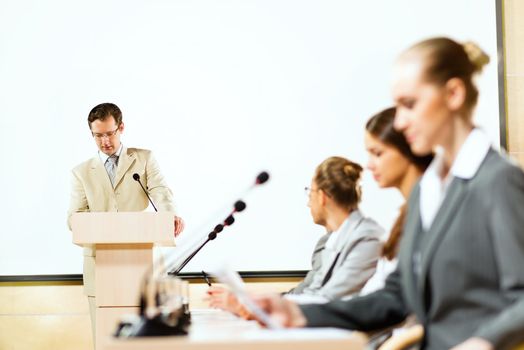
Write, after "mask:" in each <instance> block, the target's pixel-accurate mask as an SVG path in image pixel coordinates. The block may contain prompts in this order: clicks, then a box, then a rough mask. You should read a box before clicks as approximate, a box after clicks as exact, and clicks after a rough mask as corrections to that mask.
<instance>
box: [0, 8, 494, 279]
mask: <svg viewBox="0 0 524 350" xmlns="http://www.w3.org/2000/svg"><path fill="white" fill-rule="evenodd" d="M496 6H497V4H496V2H495V1H491V0H482V1H479V0H460V1H457V0H438V1H437V0H432V1H420V0H394V1H392V0H372V1H349V0H344V1H335V0H333V1H331V0H329V1H320V0H319V1H307V0H306V1H304V0H221V1H215V0H201V1H198V0H197V1H194V0H184V1H180V0H148V1H145V0H143V1H131V0H118V1H99V0H95V1H66V0H46V1H37V0H22V1H20V0H2V1H1V2H0V111H1V116H0V143H1V147H0V150H1V156H2V171H1V172H0V183H1V184H2V201H1V202H0V215H1V220H0V225H1V226H0V230H1V231H0V232H1V233H0V276H3V277H6V276H50V275H74V274H80V273H81V272H82V251H81V248H79V247H76V246H74V245H73V244H72V242H71V233H70V232H69V231H68V229H67V226H66V211H67V208H68V202H69V190H70V171H71V169H72V168H73V167H74V166H75V165H76V164H79V163H81V162H83V161H84V160H86V159H88V158H90V157H92V156H94V155H95V154H96V146H95V143H94V140H93V138H92V137H91V134H90V132H89V129H88V127H87V121H86V119H87V115H88V112H89V111H90V109H91V108H92V107H93V106H95V105H96V104H98V103H101V102H114V103H116V104H117V105H118V106H119V107H120V108H121V109H122V111H123V115H124V122H125V126H126V129H125V132H124V134H123V135H122V141H123V143H124V145H125V146H129V147H141V148H147V149H151V150H153V151H154V152H155V155H156V158H157V160H158V161H159V164H160V167H161V169H162V171H163V173H164V175H165V177H166V179H167V181H168V183H169V185H170V187H171V188H172V189H173V192H174V195H175V199H176V205H177V208H178V212H179V215H181V216H182V217H183V218H184V219H185V221H186V223H187V227H186V231H185V232H184V234H183V236H182V237H181V239H180V240H179V242H178V247H177V248H174V249H175V250H174V251H172V250H167V251H166V250H163V254H164V255H167V254H177V253H176V252H178V253H180V252H183V251H184V249H187V248H188V247H189V246H190V245H191V244H194V243H195V242H196V241H198V240H199V239H200V238H201V237H203V236H206V235H207V233H208V232H209V231H210V230H211V229H212V228H213V227H214V225H215V224H217V223H218V222H219V221H221V220H222V219H223V218H224V215H225V213H226V212H227V210H228V208H230V207H231V206H232V204H233V202H234V201H235V200H236V199H237V198H238V197H242V198H243V199H244V200H245V201H246V203H247V209H246V210H245V212H243V213H240V214H238V216H237V221H236V223H235V224H234V225H233V226H232V227H230V228H228V229H226V230H225V231H224V232H222V233H221V234H220V235H219V237H218V238H217V239H216V240H215V241H213V242H211V243H210V244H209V245H207V246H206V247H205V248H204V249H203V250H202V251H201V252H200V254H199V255H197V256H196V258H195V259H194V260H193V261H192V262H191V263H190V264H189V265H188V266H187V267H186V268H185V269H184V271H186V272H192V271H193V272H196V271H200V270H206V269H212V267H213V266H215V265H216V264H219V263H222V262H223V261H227V262H229V264H230V265H231V266H232V267H234V268H235V269H237V270H240V271H292V270H307V269H309V268H310V256H311V252H312V248H313V246H314V244H315V242H316V241H317V240H318V238H319V237H320V235H321V234H322V233H323V228H322V227H320V226H316V225H314V224H313V222H312V220H311V217H310V214H309V209H308V208H307V206H306V202H307V199H306V196H305V194H304V190H303V189H304V186H308V185H309V183H310V180H311V177H312V175H313V172H314V169H315V167H316V166H317V165H318V164H319V163H320V162H321V161H322V160H324V159H325V158H327V157H329V156H332V155H340V156H344V157H347V158H350V159H352V160H354V161H357V162H360V163H361V164H363V165H365V164H366V161H367V154H366V152H365V148H364V144H363V138H364V133H363V130H364V125H365V122H366V120H367V119H368V118H369V117H370V116H371V115H372V114H374V113H375V112H377V111H379V110H381V109H383V108H385V107H388V106H389V105H391V104H392V99H391V96H390V76H391V74H390V73H391V67H392V64H393V62H394V59H395V57H396V56H397V55H398V54H399V53H400V52H401V51H402V50H403V49H405V48H407V47H408V46H410V45H411V44H413V43H414V42H416V41H418V40H421V39H424V38H427V37H431V36H450V37H452V38H454V39H457V40H461V41H465V40H472V41H475V42H477V43H478V44H479V45H480V46H481V47H482V48H483V49H484V50H485V51H486V52H487V53H488V54H489V55H490V57H491V63H490V64H489V65H488V66H487V68H486V69H485V71H484V72H483V74H482V75H481V76H480V77H479V79H478V85H479V88H480V103H479V105H478V108H477V115H476V121H477V124H478V125H480V126H482V127H483V128H484V129H485V130H486V132H487V133H488V135H489V136H490V137H491V139H492V141H493V144H494V145H495V146H496V147H499V145H500V136H499V132H500V126H499V118H500V112H499V93H500V91H499V80H498V79H499V73H498V66H497V64H498V61H499V58H498V57H497V55H498V46H497V14H496ZM261 170H267V171H268V172H269V173H270V174H271V180H270V181H269V182H268V183H267V184H266V185H265V186H261V187H260V188H256V189H254V190H253V191H251V192H250V193H248V194H246V193H245V190H246V189H247V188H248V187H249V186H250V185H251V183H252V182H253V181H254V178H255V176H256V175H257V173H258V172H259V171H261ZM362 187H363V191H364V199H363V202H362V205H361V209H362V210H363V212H364V213H365V214H366V215H367V216H371V217H373V218H375V219H376V220H377V221H378V222H380V223H381V224H382V225H383V226H384V227H385V228H386V229H389V227H390V225H391V224H392V222H393V220H394V219H395V217H396V215H397V212H398V208H399V205H400V204H401V202H402V200H401V198H400V195H399V194H397V193H396V191H394V190H380V189H379V188H378V187H377V185H376V184H375V183H374V182H373V180H372V178H371V176H370V174H368V173H367V172H366V174H365V175H364V178H363V183H362Z"/></svg>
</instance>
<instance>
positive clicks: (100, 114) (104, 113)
mask: <svg viewBox="0 0 524 350" xmlns="http://www.w3.org/2000/svg"><path fill="white" fill-rule="evenodd" d="M109 117H113V118H114V119H115V123H116V125H117V126H119V125H120V124H122V111H121V110H120V108H118V106H117V105H115V104H114V103H108V102H106V103H101V104H99V105H97V106H95V107H94V108H93V109H92V110H91V112H89V116H88V117H87V124H88V125H89V129H91V123H92V122H94V121H95V120H101V121H104V120H106V119H107V118H109Z"/></svg>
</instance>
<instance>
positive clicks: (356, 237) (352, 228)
mask: <svg viewBox="0 0 524 350" xmlns="http://www.w3.org/2000/svg"><path fill="white" fill-rule="evenodd" d="M344 229H345V231H343V232H340V235H339V237H338V239H337V241H336V242H335V244H334V247H333V248H334V252H335V253H334V254H332V255H330V256H326V255H324V254H325V250H324V248H325V244H326V241H327V240H328V238H329V235H330V234H326V235H324V236H322V237H321V238H320V240H319V242H318V243H317V245H316V247H315V251H314V253H313V258H312V265H313V266H312V270H311V271H310V272H309V273H308V274H307V275H306V278H305V280H304V281H303V282H302V283H300V284H299V285H298V286H297V287H296V288H294V289H292V290H291V291H290V293H291V294H310V295H315V296H320V297H322V298H325V299H336V298H341V297H344V296H348V295H352V294H354V293H356V292H359V291H360V289H361V288H362V287H363V286H364V284H365V283H366V282H367V280H368V279H369V278H370V277H371V276H372V275H373V273H374V272H375V269H376V266H377V261H378V259H379V258H380V254H381V251H382V241H381V238H382V236H383V235H384V230H383V229H382V228H381V227H380V226H379V225H378V224H377V223H376V222H375V221H373V220H372V219H370V218H366V217H364V216H362V213H361V212H360V211H359V210H355V211H353V212H352V213H351V214H350V215H349V218H348V222H347V225H346V227H344ZM337 255H338V257H337ZM329 270H331V272H330V273H329ZM328 274H330V276H328V277H327V276H326V275H328ZM321 281H322V282H324V283H322V284H321Z"/></svg>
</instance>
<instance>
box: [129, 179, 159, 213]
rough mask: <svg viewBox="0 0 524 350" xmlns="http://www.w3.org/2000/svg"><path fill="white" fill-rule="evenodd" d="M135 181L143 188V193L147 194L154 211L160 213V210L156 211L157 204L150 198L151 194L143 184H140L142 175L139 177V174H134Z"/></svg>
mask: <svg viewBox="0 0 524 350" xmlns="http://www.w3.org/2000/svg"><path fill="white" fill-rule="evenodd" d="M133 179H134V180H135V181H136V182H138V183H139V184H140V187H142V191H144V193H145V194H146V197H147V199H149V203H151V205H152V206H153V209H155V211H156V212H158V210H157V209H156V206H155V203H153V200H152V199H151V197H149V193H148V192H147V190H146V189H145V188H144V185H142V182H140V175H138V174H137V173H134V174H133Z"/></svg>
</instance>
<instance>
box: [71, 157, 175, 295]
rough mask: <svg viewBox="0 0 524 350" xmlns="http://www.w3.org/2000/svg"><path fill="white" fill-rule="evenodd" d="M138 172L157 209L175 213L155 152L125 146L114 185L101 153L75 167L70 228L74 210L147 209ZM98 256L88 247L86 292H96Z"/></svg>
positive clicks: (85, 265)
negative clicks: (137, 179)
mask: <svg viewBox="0 0 524 350" xmlns="http://www.w3.org/2000/svg"><path fill="white" fill-rule="evenodd" d="M134 173H137V174H139V175H140V181H141V182H142V184H143V185H144V187H145V188H147V190H148V192H149V195H150V196H151V199H152V200H153V203H155V206H156V207H157V209H158V210H159V211H170V212H173V213H174V211H175V208H174V206H173V195H172V193H171V190H170V189H169V187H168V186H167V184H166V181H165V180H164V177H163V176H162V174H161V173H160V169H159V167H158V163H157V162H156V160H155V158H154V157H153V154H152V152H151V151H149V150H144V149H138V148H125V147H124V149H123V150H122V153H121V154H120V158H119V160H118V167H117V172H116V176H115V187H114V188H113V186H112V185H111V181H110V180H109V176H108V175H107V171H106V169H105V167H104V165H103V164H102V162H101V160H100V158H99V156H98V155H96V156H95V157H93V158H91V159H89V160H88V161H86V162H84V163H82V164H80V165H78V166H77V167H75V168H74V169H73V171H72V181H71V185H72V188H71V199H70V205H69V211H68V225H69V229H71V215H72V214H73V213H78V212H108V211H115V212H116V211H142V210H144V209H146V208H147V207H148V204H149V202H148V199H147V197H146V195H145V194H144V192H143V190H142V189H141V188H140V185H139V184H138V183H137V182H136V181H135V180H134V179H133V174H134ZM95 256H96V252H95V251H94V249H89V248H85V249H84V291H85V293H86V294H87V295H89V296H94V295H95V284H94V281H95V278H94V271H95Z"/></svg>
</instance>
